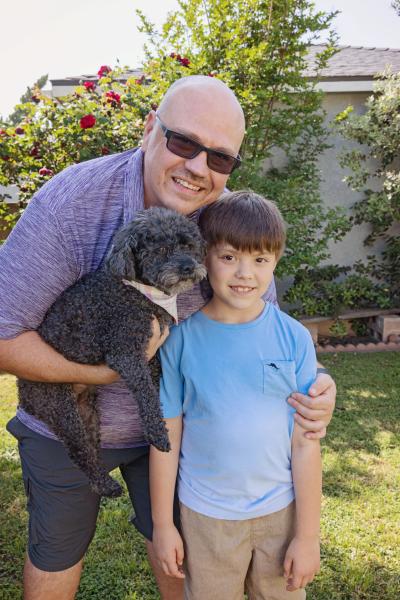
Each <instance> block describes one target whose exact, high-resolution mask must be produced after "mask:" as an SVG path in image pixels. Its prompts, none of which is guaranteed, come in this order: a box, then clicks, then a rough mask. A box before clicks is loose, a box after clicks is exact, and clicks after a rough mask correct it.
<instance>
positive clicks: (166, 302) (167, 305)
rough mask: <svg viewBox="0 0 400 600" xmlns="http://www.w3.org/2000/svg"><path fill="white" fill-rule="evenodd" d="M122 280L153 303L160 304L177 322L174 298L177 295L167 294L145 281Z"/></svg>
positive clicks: (176, 308)
mask: <svg viewBox="0 0 400 600" xmlns="http://www.w3.org/2000/svg"><path fill="white" fill-rule="evenodd" d="M122 281H123V283H124V284H125V285H130V286H132V287H134V288H135V289H136V290H138V291H139V292H140V293H141V294H143V295H144V296H146V298H148V299H149V300H150V301H151V302H153V303H154V304H158V306H161V308H163V309H164V310H166V311H167V313H169V314H170V315H171V317H172V318H173V319H174V321H175V323H178V307H177V304H176V299H177V297H178V296H177V294H175V296H168V294H165V293H164V292H162V291H161V290H158V289H157V288H156V287H153V286H152V285H146V284H145V283H140V282H139V281H135V280H134V279H131V280H128V279H123V280H122Z"/></svg>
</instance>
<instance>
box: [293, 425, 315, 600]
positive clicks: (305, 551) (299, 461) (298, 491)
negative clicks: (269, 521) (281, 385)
mask: <svg viewBox="0 0 400 600" xmlns="http://www.w3.org/2000/svg"><path fill="white" fill-rule="evenodd" d="M292 475H293V484H294V489H295V497H296V529H295V531H296V533H295V537H294V538H293V540H292V541H291V543H290V545H289V547H288V549H287V552H286V556H285V561H284V576H285V578H286V579H287V587H286V589H287V590H288V591H294V590H297V589H298V588H304V587H305V586H306V585H307V584H308V583H310V582H311V581H312V580H313V579H314V575H315V574H316V573H318V571H319V561H320V550H319V525H320V511H321V488H322V465H321V454H320V448H319V440H310V439H307V438H305V437H304V435H303V433H302V431H301V428H300V427H299V425H297V424H295V426H294V432H293V439H292Z"/></svg>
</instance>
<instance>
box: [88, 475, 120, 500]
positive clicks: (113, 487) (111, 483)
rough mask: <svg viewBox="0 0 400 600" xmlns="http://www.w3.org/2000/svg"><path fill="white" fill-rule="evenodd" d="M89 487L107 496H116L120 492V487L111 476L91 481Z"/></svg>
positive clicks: (100, 494)
mask: <svg viewBox="0 0 400 600" xmlns="http://www.w3.org/2000/svg"><path fill="white" fill-rule="evenodd" d="M90 487H91V488H92V490H93V491H94V492H96V494H98V495H99V496H106V497H107V498H118V497H119V496H121V494H122V487H121V486H120V485H119V483H118V481H115V479H113V478H112V477H106V478H102V479H101V480H96V481H92V482H91V483H90Z"/></svg>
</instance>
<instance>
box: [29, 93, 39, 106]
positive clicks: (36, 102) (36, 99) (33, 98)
mask: <svg viewBox="0 0 400 600" xmlns="http://www.w3.org/2000/svg"><path fill="white" fill-rule="evenodd" d="M31 101H32V102H34V103H35V104H39V102H40V95H39V94H32V96H31Z"/></svg>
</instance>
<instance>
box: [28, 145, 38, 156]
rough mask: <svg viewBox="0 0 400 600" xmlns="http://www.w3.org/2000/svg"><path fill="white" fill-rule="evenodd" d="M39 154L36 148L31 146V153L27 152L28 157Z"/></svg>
mask: <svg viewBox="0 0 400 600" xmlns="http://www.w3.org/2000/svg"><path fill="white" fill-rule="evenodd" d="M38 154H39V148H38V147H37V146H33V148H32V149H31V151H30V152H29V156H37V155H38Z"/></svg>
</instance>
